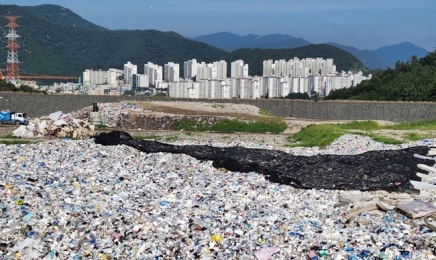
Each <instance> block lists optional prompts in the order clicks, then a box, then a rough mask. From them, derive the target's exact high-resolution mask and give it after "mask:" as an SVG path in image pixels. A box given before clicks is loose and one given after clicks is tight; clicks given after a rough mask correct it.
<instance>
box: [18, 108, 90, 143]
mask: <svg viewBox="0 0 436 260" xmlns="http://www.w3.org/2000/svg"><path fill="white" fill-rule="evenodd" d="M94 134H95V132H94V126H93V125H91V124H89V123H88V122H87V121H84V120H80V119H76V118H74V117H72V116H71V114H63V113H62V111H57V112H54V113H51V114H50V115H49V116H45V117H40V118H36V119H32V120H30V122H29V124H28V125H27V126H24V125H22V126H20V127H19V128H17V129H16V130H14V131H13V132H12V135H13V136H16V137H21V138H27V139H31V138H41V137H53V138H66V137H68V138H74V139H83V138H87V137H89V136H92V135H94Z"/></svg>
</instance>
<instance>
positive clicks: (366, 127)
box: [288, 120, 436, 147]
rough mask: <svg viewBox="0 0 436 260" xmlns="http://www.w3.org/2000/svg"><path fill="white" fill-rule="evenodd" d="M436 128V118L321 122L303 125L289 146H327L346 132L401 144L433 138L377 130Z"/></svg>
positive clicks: (428, 135) (292, 136)
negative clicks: (393, 135) (391, 134)
mask: <svg viewBox="0 0 436 260" xmlns="http://www.w3.org/2000/svg"><path fill="white" fill-rule="evenodd" d="M384 129H392V130H411V131H416V130H421V131H425V130H436V120H431V121H421V122H415V123H400V124H395V125H379V124H378V123H377V122H375V121H353V122H350V123H345V124H319V125H315V124H312V125H308V126H306V127H303V128H302V129H301V130H300V131H299V132H298V133H295V134H293V135H291V136H289V137H288V141H289V142H290V144H288V146H291V147H294V146H304V147H312V146H318V147H325V146H327V145H329V144H330V143H331V142H333V141H334V140H336V139H337V138H339V137H340V136H342V135H344V134H358V135H364V136H368V137H371V138H372V139H373V140H374V141H377V142H382V143H386V144H400V143H403V142H406V141H417V140H422V139H425V138H433V136H432V135H431V134H426V135H421V134H418V133H416V132H408V133H404V134H403V135H402V136H401V138H402V140H398V139H396V138H390V137H386V136H383V135H382V134H377V133H376V131H377V130H384Z"/></svg>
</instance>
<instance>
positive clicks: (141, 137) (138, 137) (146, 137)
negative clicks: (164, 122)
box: [132, 135, 161, 140]
mask: <svg viewBox="0 0 436 260" xmlns="http://www.w3.org/2000/svg"><path fill="white" fill-rule="evenodd" d="M132 138H133V140H160V139H161V137H160V136H158V135H134V136H132Z"/></svg>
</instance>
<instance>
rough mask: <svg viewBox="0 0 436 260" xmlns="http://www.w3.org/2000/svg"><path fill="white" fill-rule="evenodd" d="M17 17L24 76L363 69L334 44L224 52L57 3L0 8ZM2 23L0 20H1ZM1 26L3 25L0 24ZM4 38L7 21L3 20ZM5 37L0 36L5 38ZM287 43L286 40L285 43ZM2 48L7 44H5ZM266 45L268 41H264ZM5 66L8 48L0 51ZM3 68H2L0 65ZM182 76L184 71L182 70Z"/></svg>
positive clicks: (179, 37)
mask: <svg viewBox="0 0 436 260" xmlns="http://www.w3.org/2000/svg"><path fill="white" fill-rule="evenodd" d="M5 15H14V16H20V18H18V19H17V20H16V22H17V24H18V27H17V28H16V32H17V34H18V35H19V36H20V37H19V38H18V39H17V42H18V44H19V46H20V47H19V49H18V58H19V61H20V64H19V66H20V73H21V74H22V75H31V74H38V75H77V76H78V75H82V73H83V71H84V70H85V69H93V70H99V69H101V70H107V69H109V68H118V69H122V68H123V64H124V63H126V62H127V61H130V62H131V63H133V64H136V65H138V73H143V69H144V67H143V64H145V63H147V62H153V63H154V64H158V65H161V66H163V65H164V64H166V63H168V62H170V61H172V62H175V63H179V64H181V68H183V62H184V61H187V60H190V59H193V58H195V59H197V60H198V61H204V62H207V63H209V62H214V61H218V60H226V61H227V64H228V73H230V63H231V62H232V61H234V60H235V59H243V60H244V61H246V63H248V64H249V74H250V75H262V61H263V60H267V59H291V58H293V57H301V58H306V57H321V58H333V59H334V61H335V65H336V68H337V70H339V71H341V70H345V71H348V70H350V69H352V70H362V71H365V72H368V70H367V68H365V66H364V65H363V64H362V63H361V62H360V61H359V60H358V59H357V58H356V57H354V56H353V55H351V54H350V53H348V52H346V51H343V50H341V49H339V48H337V47H335V46H331V45H327V44H311V45H306V46H302V47H298V48H293V49H289V48H287V49H268V50H265V49H251V48H247V49H238V50H237V51H233V52H227V51H224V50H222V49H220V48H217V47H214V46H211V45H209V44H206V43H203V42H199V41H196V40H192V39H188V38H185V37H183V36H182V35H180V34H177V33H175V32H161V31H157V30H109V29H107V28H104V27H101V26H98V25H96V24H93V23H91V22H89V21H86V20H84V19H82V18H81V17H80V16H79V15H77V14H75V13H74V12H72V11H71V10H69V9H68V8H64V7H62V6H59V5H51V4H47V5H39V6H25V7H21V6H17V5H0V16H5ZM0 21H1V19H0ZM0 24H1V23H0ZM3 24H4V26H3V30H4V33H3V37H4V36H5V35H6V33H7V31H6V30H7V28H5V27H6V25H7V24H8V21H7V20H6V19H3ZM3 39H4V38H3ZM284 40H286V39H284ZM4 42H5V45H6V40H4ZM266 42H268V41H266ZM2 56H3V57H4V62H2V63H0V68H1V67H3V70H4V67H6V58H7V48H6V46H4V47H3V48H0V57H2ZM1 64H3V66H2V65H1ZM180 75H183V71H181V72H180Z"/></svg>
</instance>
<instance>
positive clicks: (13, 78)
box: [3, 15, 20, 84]
mask: <svg viewBox="0 0 436 260" xmlns="http://www.w3.org/2000/svg"><path fill="white" fill-rule="evenodd" d="M3 17H4V18H6V19H8V20H9V23H8V28H9V33H8V34H7V35H6V38H7V39H8V45H6V47H7V48H8V61H7V65H6V76H5V81H6V82H8V83H12V84H18V83H19V81H20V71H19V68H18V63H19V61H18V53H17V51H18V43H17V38H18V37H20V36H19V35H18V34H17V33H16V32H15V28H17V27H18V24H17V23H16V22H15V20H17V19H18V18H20V16H10V15H8V16H3Z"/></svg>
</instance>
